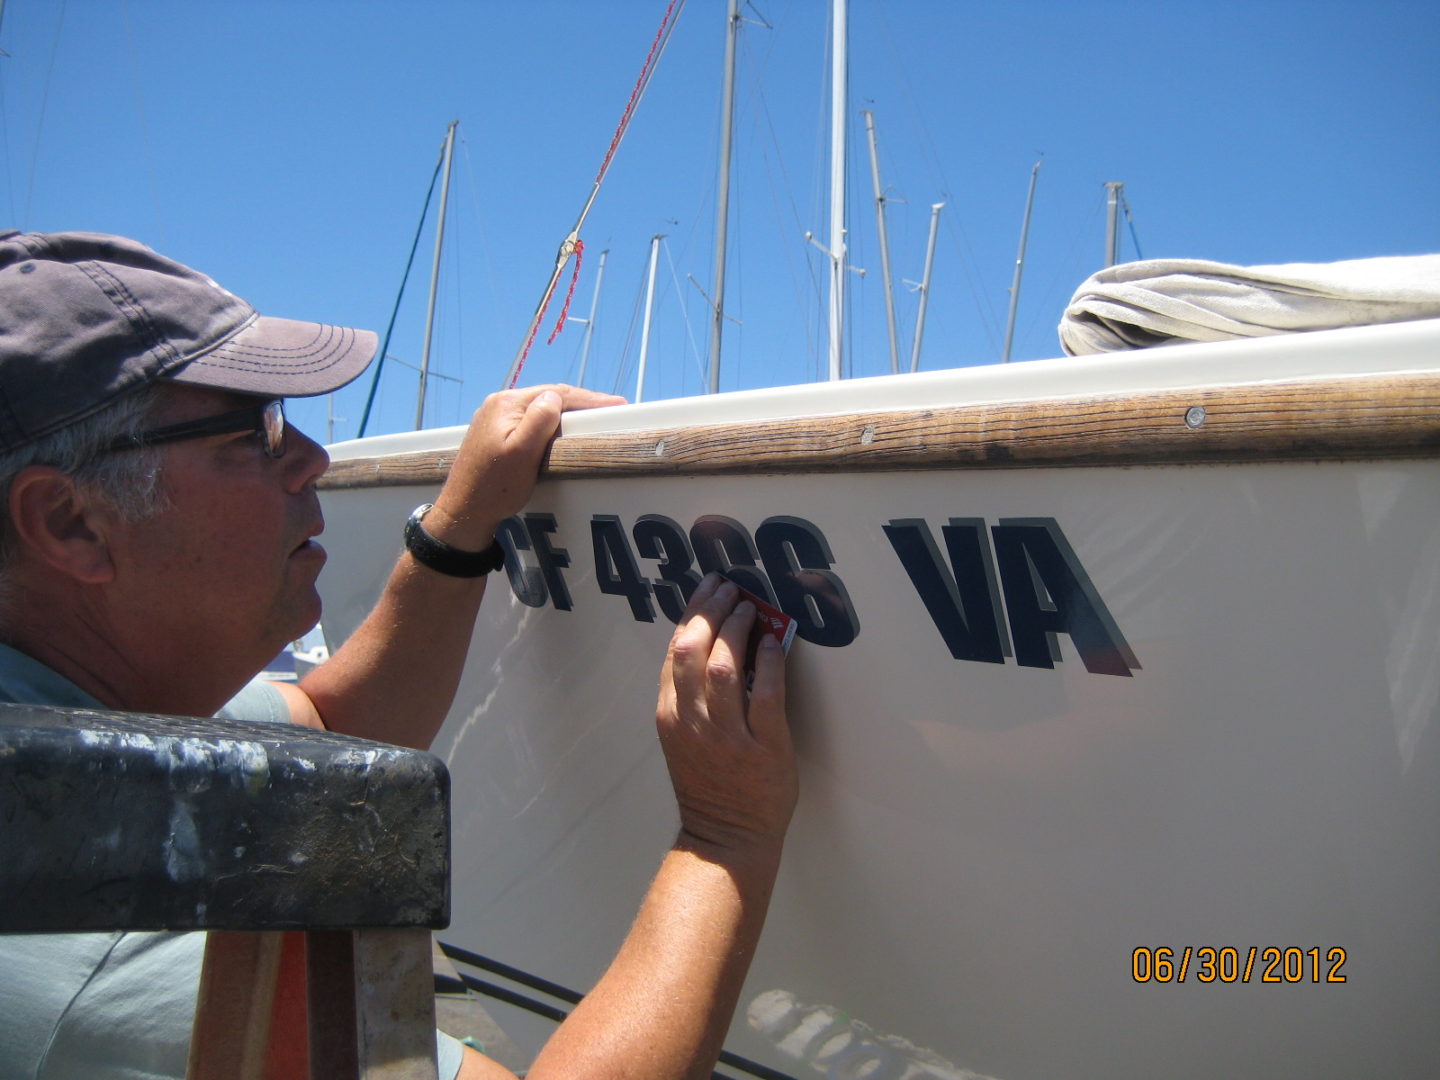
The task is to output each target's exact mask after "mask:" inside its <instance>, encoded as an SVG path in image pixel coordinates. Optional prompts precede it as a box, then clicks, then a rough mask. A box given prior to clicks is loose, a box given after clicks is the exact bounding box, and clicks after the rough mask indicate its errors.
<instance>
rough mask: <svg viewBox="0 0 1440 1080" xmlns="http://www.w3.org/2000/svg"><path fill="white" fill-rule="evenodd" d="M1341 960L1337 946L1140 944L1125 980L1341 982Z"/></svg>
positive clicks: (1157, 981) (1343, 953)
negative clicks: (1128, 978) (1171, 945)
mask: <svg viewBox="0 0 1440 1080" xmlns="http://www.w3.org/2000/svg"><path fill="white" fill-rule="evenodd" d="M1345 960H1346V953H1345V950H1344V949H1343V948H1341V947H1340V946H1339V945H1332V946H1330V947H1329V948H1322V947H1321V946H1319V945H1316V946H1312V947H1311V948H1308V949H1302V948H1300V947H1299V946H1295V945H1291V946H1280V945H1248V946H1243V945H1242V946H1240V947H1238V948H1237V947H1235V946H1232V945H1227V946H1224V947H1217V946H1213V945H1186V946H1183V947H1180V946H1177V947H1175V948H1173V949H1172V948H1170V947H1169V946H1166V945H1161V946H1158V947H1155V948H1151V947H1150V946H1148V945H1140V946H1138V947H1137V948H1136V949H1135V951H1134V952H1132V953H1131V954H1130V976H1131V978H1133V979H1134V980H1135V981H1136V982H1137V983H1152V982H1154V983H1183V982H1184V981H1185V980H1186V979H1193V980H1195V981H1196V982H1202V983H1215V982H1218V983H1249V982H1257V983H1305V982H1309V983H1321V982H1324V983H1343V982H1344V981H1345V973H1344V968H1345Z"/></svg>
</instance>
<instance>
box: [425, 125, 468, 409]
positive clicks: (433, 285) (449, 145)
mask: <svg viewBox="0 0 1440 1080" xmlns="http://www.w3.org/2000/svg"><path fill="white" fill-rule="evenodd" d="M458 123H459V121H458V120H451V121H450V126H449V127H448V128H446V129H445V166H444V168H445V178H444V180H443V181H442V182H441V184H440V216H439V218H438V219H437V220H436V225H435V257H434V259H433V260H432V262H431V264H430V303H429V306H428V307H427V308H426V310H425V347H424V348H423V349H422V350H421V352H420V391H419V393H418V394H417V395H416V400H415V430H416V431H419V430H420V429H421V428H422V427H424V426H425V384H426V383H427V382H428V381H429V378H430V339H431V335H432V334H433V332H434V329H435V294H436V291H437V289H438V286H439V284H440V250H441V248H442V247H443V245H444V243H445V210H446V208H447V207H448V206H449V205H450V162H451V160H452V158H453V157H454V153H455V126H456V125H457V124H458Z"/></svg>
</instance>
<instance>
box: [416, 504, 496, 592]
mask: <svg viewBox="0 0 1440 1080" xmlns="http://www.w3.org/2000/svg"><path fill="white" fill-rule="evenodd" d="M434 505H435V504H434V503H422V504H421V505H419V506H417V507H416V508H415V509H414V510H413V511H412V512H411V514H410V517H409V518H408V519H407V520H406V522H405V550H406V551H408V552H410V554H411V555H412V556H414V558H415V561H416V562H418V563H419V564H420V565H422V566H428V567H429V568H430V569H431V570H434V571H436V572H437V573H441V574H447V575H449V576H450V577H459V578H475V577H484V576H485V575H486V574H488V573H490V571H491V570H499V569H500V568H501V567H502V566H504V565H505V549H504V548H503V547H501V546H500V541H499V540H492V541H490V546H489V547H488V548H486V549H485V550H484V551H461V550H460V549H459V548H456V547H451V546H450V545H449V544H447V543H445V541H443V540H437V539H435V537H433V536H431V535H430V534H429V533H428V532H426V531H425V526H423V525H421V524H420V520H421V519H422V518H423V517H424V516H425V515H426V514H427V513H429V511H430V510H431V508H432V507H434Z"/></svg>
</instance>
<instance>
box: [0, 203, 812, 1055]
mask: <svg viewBox="0 0 1440 1080" xmlns="http://www.w3.org/2000/svg"><path fill="white" fill-rule="evenodd" d="M374 349H375V338H374V335H372V334H368V333H365V332H358V331H351V330H344V329H339V328H336V327H329V326H321V325H318V324H311V323H297V322H291V321H288V320H279V319H271V318H265V317H262V316H257V315H256V314H255V313H254V311H253V309H251V308H250V306H249V305H248V304H246V303H245V302H244V301H242V300H240V299H238V298H236V297H234V296H232V295H231V294H229V293H228V292H225V291H224V290H223V289H221V288H219V287H218V286H217V285H215V283H214V282H212V281H210V280H209V279H208V278H206V277H204V276H203V275H201V274H198V273H196V272H195V271H193V270H190V269H188V268H186V267H184V266H181V265H180V264H178V263H175V262H172V261H170V260H168V259H164V258H162V257H160V256H158V255H156V254H155V253H154V252H152V251H150V250H149V249H148V248H145V247H144V246H142V245H140V244H138V243H136V242H134V241H131V240H126V239H123V238H119V237H110V236H100V235H91V234H77V233H69V234H51V235H40V234H26V235H22V234H18V233H14V232H11V233H6V234H0V491H3V492H4V494H5V500H4V502H3V504H0V505H3V507H4V517H3V520H0V700H10V701H20V702H30V703H38V704H60V705H77V706H96V705H98V706H101V707H105V708H111V709H121V710H130V711H138V712H158V713H166V714H181V715H207V714H210V713H213V712H215V711H217V710H222V706H223V707H224V708H223V710H222V715H228V716H231V717H238V718H245V719H267V718H268V719H281V720H289V721H291V722H294V723H301V724H308V725H311V726H315V727H325V728H328V729H330V730H334V731H340V732H344V733H346V734H351V735H358V736H362V737H365V738H372V739H381V740H385V741H388V742H393V743H400V744H404V745H409V746H415V747H422V748H423V747H426V746H428V745H429V743H430V741H431V739H432V738H433V737H434V736H435V733H436V732H437V731H438V730H439V727H440V725H441V723H442V721H443V719H444V716H445V713H446V710H447V709H448V707H449V705H450V700H451V697H452V695H453V693H454V690H455V687H456V684H457V682H458V680H459V676H460V671H461V667H462V665H463V663H464V657H465V653H466V650H467V647H468V643H469V640H470V635H471V629H472V627H473V624H474V620H475V617H476V614H477V612H478V609H479V605H480V601H481V598H482V596H483V595H484V592H485V581H486V578H485V570H486V569H487V568H488V569H494V568H496V567H497V566H498V561H497V560H496V559H495V558H494V554H495V552H496V551H497V550H498V549H497V548H495V547H494V546H493V541H494V533H495V529H496V528H497V526H498V525H499V523H500V522H501V521H502V520H504V519H505V518H507V517H509V516H511V515H512V514H515V513H517V512H518V511H519V510H520V509H521V507H523V506H524V504H525V503H526V502H527V500H528V499H529V497H530V494H531V491H532V489H533V487H534V484H535V480H536V476H537V472H538V468H539V463H540V460H541V457H542V455H543V453H544V450H545V447H546V445H547V443H548V442H549V440H550V439H551V438H552V437H553V436H554V434H555V433H556V431H557V430H558V425H559V419H560V414H561V412H562V411H563V410H565V409H572V408H591V407H595V406H601V405H609V404H613V403H616V402H618V401H619V400H620V399H618V398H613V397H611V396H609V395H604V394H597V393H593V392H590V391H585V390H581V389H577V388H574V387H564V386H556V387H538V388H533V389H527V390H517V391H510V392H504V393H500V394H496V395H493V396H491V397H490V398H489V399H487V400H486V402H485V403H484V405H483V406H482V407H481V409H480V410H479V411H478V412H477V413H476V414H475V417H474V419H473V421H472V423H471V425H470V427H469V429H468V431H467V433H466V435H465V438H464V440H463V442H462V445H461V447H460V450H459V452H458V454H457V457H456V461H455V463H454V465H453V466H452V468H451V471H450V475H449V479H448V480H447V481H446V483H445V485H444V487H443V488H442V490H441V492H440V494H439V495H438V496H437V497H436V500H435V503H434V505H433V506H432V507H431V508H430V509H429V510H428V511H423V512H417V515H416V516H414V517H412V519H411V522H410V523H408V525H407V526H406V528H405V532H404V535H405V547H406V550H405V551H404V552H403V553H402V554H401V555H400V557H399V560H398V562H397V563H396V566H395V569H394V571H393V573H392V575H391V577H390V580H389V582H388V584H387V586H386V588H385V591H384V594H383V595H382V596H381V598H380V600H379V602H378V603H377V605H376V607H375V610H374V611H373V612H372V614H371V615H370V617H369V618H368V619H367V620H366V621H365V622H364V624H363V625H362V626H361V627H360V628H359V629H358V630H357V631H356V632H355V634H354V635H353V636H352V637H351V638H350V640H349V641H347V642H346V643H345V645H344V646H343V647H342V648H341V649H339V650H338V651H337V652H336V654H335V655H334V656H333V657H332V658H331V660H330V661H329V662H328V663H326V664H325V665H323V666H322V667H320V668H318V669H316V670H315V671H314V672H312V673H311V674H310V675H308V676H307V677H306V678H305V679H304V680H303V681H302V682H301V683H300V684H299V685H298V687H281V686H276V685H272V684H258V683H254V684H252V683H250V680H251V679H252V677H253V676H254V675H255V674H256V673H257V672H258V671H259V670H260V668H261V667H262V666H263V665H264V663H265V662H266V661H267V660H268V659H270V657H272V656H273V655H274V654H275V653H276V652H277V651H279V649H280V648H281V646H282V645H283V644H284V643H285V642H287V641H289V640H292V639H294V638H296V637H298V636H300V635H301V634H303V633H304V632H305V631H306V630H308V629H309V628H310V627H311V626H313V625H314V624H315V622H316V621H317V620H318V618H319V615H320V601H319V596H318V594H317V593H316V591H315V580H316V577H317V576H318V574H319V572H320V569H321V566H322V565H323V563H324V561H325V553H324V550H323V549H322V548H321V547H320V546H319V544H318V543H317V542H316V540H315V537H316V536H317V535H318V534H319V533H320V532H321V530H322V528H323V521H322V518H321V514H320V506H319V501H318V498H317V496H316V492H315V481H316V480H317V479H318V478H319V476H320V475H321V474H322V473H323V472H324V471H325V468H326V466H327V464H328V458H327V455H326V454H325V451H324V450H323V449H322V448H321V447H320V446H318V445H317V444H316V443H315V442H313V441H312V440H311V439H309V438H307V437H306V436H305V435H303V434H301V433H300V432H299V431H296V430H295V429H293V428H288V429H287V428H286V427H285V422H284V414H283V405H281V404H280V403H279V401H278V399H281V398H283V397H286V396H293V395H305V394H320V393H325V392H327V391H330V390H333V389H335V388H336V387H338V386H341V385H343V384H344V383H346V382H348V381H349V380H351V379H352V378H354V377H355V376H356V375H358V374H359V373H360V372H361V371H362V370H363V369H364V368H365V366H366V365H367V364H368V363H369V361H370V358H371V356H372V355H373V352H374ZM400 524H401V523H399V522H397V523H396V536H397V546H398V545H399V541H400ZM753 618H754V611H753V609H752V608H751V607H750V605H748V604H744V603H740V604H737V597H736V594H735V590H734V587H733V586H731V585H729V584H728V583H722V582H720V581H719V580H718V579H715V578H713V577H712V578H709V579H707V580H706V581H705V582H704V583H702V585H701V586H700V587H699V588H698V589H697V590H696V592H695V596H694V599H693V601H692V603H691V604H690V607H689V608H688V609H687V612H686V615H685V617H684V618H683V619H682V620H681V622H680V624H679V625H678V626H677V628H676V631H675V634H674V637H673V638H672V640H671V644H670V648H669V651H668V653H667V656H666V658H665V663H664V667H663V669H662V672H661V680H660V695H659V702H658V705H657V711H656V722H657V726H658V730H659V734H660V740H661V744H662V748H663V749H664V752H665V757H666V763H667V766H668V768H669V771H670V776H671V780H672V784H673V786H674V789H675V794H676V798H677V802H678V804H679V810H680V822H681V829H680V833H679V836H678V838H677V840H676V843H675V845H674V847H673V848H672V849H671V851H670V852H669V853H668V854H667V855H666V856H665V858H664V860H663V862H662V864H661V867H660V871H659V873H658V875H657V877H656V879H655V881H654V883H653V885H652V886H651V889H650V891H649V892H648V894H647V895H646V897H645V899H644V901H643V905H642V907H641V909H640V913H639V916H638V918H637V920H636V922H635V925H634V927H633V928H632V930H631V932H630V934H629V936H628V937H627V939H626V941H625V943H624V944H623V946H622V947H621V950H620V952H619V954H618V956H617V957H616V959H615V961H614V963H613V965H612V966H611V968H610V969H609V970H608V971H607V972H606V974H605V975H604V977H603V978H602V979H601V980H600V982H599V983H598V984H597V985H596V987H595V988H594V989H593V990H592V992H591V993H590V994H589V995H588V996H587V997H586V999H585V1000H584V1002H583V1003H582V1004H581V1005H580V1006H578V1007H577V1008H576V1009H575V1011H574V1013H573V1014H572V1015H571V1016H570V1018H569V1019H568V1020H567V1021H566V1022H565V1023H563V1024H562V1025H561V1026H560V1027H559V1028H558V1029H557V1031H556V1033H555V1035H554V1036H553V1037H552V1039H551V1040H550V1042H549V1043H548V1044H547V1045H546V1047H545V1048H544V1049H543V1051H542V1052H541V1054H540V1056H539V1058H538V1059H537V1061H536V1062H535V1064H534V1066H533V1067H532V1068H531V1069H530V1070H529V1073H528V1075H529V1076H531V1077H535V1078H540V1077H546V1076H551V1075H554V1076H560V1077H565V1078H567V1080H572V1078H582V1077H588V1076H615V1075H621V1074H624V1075H629V1076H644V1077H680V1076H697V1077H698V1076H705V1075H708V1074H709V1071H710V1068H711V1066H712V1065H713V1063H714V1061H715V1059H716V1056H717V1054H718V1052H719V1047H720V1040H721V1039H722V1037H723V1035H724V1032H725V1030H726V1027H727V1026H728V1023H729V1018H730V1016H731V1014H732V1013H733V1010H734V1007H735V1003H736V1000H737V997H738V994H739V990H740V984H741V982H742V980H743V977H744V973H745V970H746V968H747V967H748V964H749V959H750V955H751V953H752V952H753V949H754V946H755V943H756V940H757V938H758V935H759V932H760V927H761V923H762V922H763V919H764V914H765V909H766V907H767V905H768V902H769V896H770V890H771V887H772V885H773V883H774V878H775V874H776V870H777V867H778V861H779V856H780V848H781V844H782V841H783V838H784V833H785V830H786V828H787V826H788V823H789V818H790V814H791V812H792V810H793V808H794V802H795V792H796V787H795V765H794V756H793V752H792V749H791V745H790V739H789V731H788V727H787V723H786V718H785V708H784V680H783V670H782V669H783V659H782V656H781V654H780V651H779V649H778V648H772V647H767V648H766V649H764V650H763V651H762V652H761V654H760V656H759V659H758V662H757V671H756V674H755V681H754V685H753V687H752V688H751V690H750V691H748V692H747V691H746V689H745V687H744V684H743V682H742V673H741V672H740V670H739V667H740V662H741V661H742V660H743V656H744V643H745V640H746V637H747V635H748V632H749V627H750V624H751V622H752V620H753ZM232 699H233V700H232ZM227 701H228V702H229V704H228V705H227V704H226V703H227ZM201 947H202V945H201V935H183V934H126V935H121V934H82V935H35V936H29V935H26V936H16V937H11V938H5V939H0V973H3V974H0V1016H4V1018H5V1022H4V1024H3V1025H0V1075H3V1076H5V1077H7V1078H8V1077H36V1078H41V1077H44V1078H51V1077H69V1076H79V1075H84V1076H86V1077H107V1076H110V1077H122V1076H123V1077H127V1078H128V1077H150V1076H155V1077H168V1076H180V1075H183V1072H184V1062H185V1052H186V1047H187V1045H188V1039H189V1028H190V1023H191V1018H192V1015H193V1002H194V994H195V988H196V980H197V978H198V971H199V959H200V950H201ZM441 1056H442V1070H441V1075H442V1077H447V1078H448V1077H451V1076H456V1075H458V1076H459V1077H462V1078H464V1080H474V1078H479V1077H487V1078H488V1077H501V1076H509V1075H510V1074H509V1073H508V1072H507V1071H506V1070H505V1069H503V1068H502V1067H500V1066H499V1065H498V1064H496V1063H494V1062H492V1061H490V1060H489V1059H487V1058H484V1057H482V1056H481V1055H479V1054H477V1053H475V1052H474V1051H473V1050H470V1049H469V1048H464V1051H463V1056H462V1053H461V1048H460V1047H459V1045H458V1044H456V1043H454V1042H453V1041H445V1040H442V1054H441Z"/></svg>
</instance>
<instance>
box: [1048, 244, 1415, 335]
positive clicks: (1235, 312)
mask: <svg viewBox="0 0 1440 1080" xmlns="http://www.w3.org/2000/svg"><path fill="white" fill-rule="evenodd" d="M1437 317H1440V255H1406V256H1395V257H1392V258H1383V259H1351V260H1348V261H1346V262H1334V263H1288V264H1285V265H1282V266H1230V265H1228V264H1226V263H1218V262H1208V261H1206V260H1204V259H1147V260H1145V261H1143V262H1132V263H1122V264H1120V265H1118V266H1111V267H1107V268H1106V269H1104V270H1101V271H1100V272H1099V273H1097V274H1092V275H1091V276H1090V277H1089V278H1088V279H1087V280H1086V281H1085V283H1084V284H1083V285H1081V286H1080V288H1079V289H1077V290H1076V292H1075V295H1074V296H1073V297H1071V299H1070V305H1069V307H1067V308H1066V309H1065V315H1064V317H1063V318H1062V319H1061V320H1060V344H1061V346H1062V347H1063V348H1064V349H1065V351H1066V352H1067V353H1069V354H1070V355H1071V356H1078V355H1082V354H1085V353H1099V352H1113V351H1115V350H1118V349H1139V348H1144V347H1145V346H1147V345H1163V344H1170V343H1176V342H1182V341H1225V340H1227V339H1229V338H1241V337H1264V336H1266V335H1269V334H1284V333H1290V332H1293V331H1297V330H1329V329H1333V328H1335V327H1340V326H1365V325H1369V324H1372V323H1386V322H1405V321H1408V320H1410V319H1429V318H1437Z"/></svg>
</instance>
